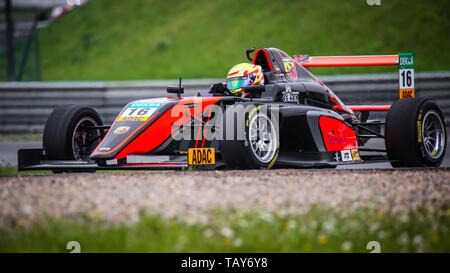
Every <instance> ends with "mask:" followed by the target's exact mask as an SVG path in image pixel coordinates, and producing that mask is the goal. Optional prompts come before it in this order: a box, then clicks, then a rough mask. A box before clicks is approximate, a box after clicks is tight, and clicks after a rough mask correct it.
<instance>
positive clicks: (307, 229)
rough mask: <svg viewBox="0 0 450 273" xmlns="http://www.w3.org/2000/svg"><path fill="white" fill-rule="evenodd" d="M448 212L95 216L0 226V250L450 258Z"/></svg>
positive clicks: (372, 211) (333, 211) (373, 210)
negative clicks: (374, 249)
mask: <svg viewBox="0 0 450 273" xmlns="http://www.w3.org/2000/svg"><path fill="white" fill-rule="evenodd" d="M449 227H450V211H449V210H448V209H446V208H442V209H440V210H427V209H419V210H417V211H415V212H409V213H392V212H382V211H379V210H376V209H369V208H366V209H357V210H354V211H352V212H349V210H337V209H319V208H317V207H313V208H311V209H310V210H308V211H306V212H305V213H303V214H301V215H289V214H282V213H279V212H267V211H258V210H255V211H252V212H246V213H243V212H242V211H239V210H233V211H216V212H212V213H211V217H210V220H209V221H207V222H204V223H200V222H194V221H192V219H191V218H189V217H187V216H186V217H177V218H162V217H160V216H152V215H145V214H141V216H140V219H139V221H137V222H136V223H134V224H119V225H111V224H109V223H106V222H104V221H102V220H100V219H99V218H98V215H96V216H95V217H94V216H90V217H88V216H84V217H82V219H78V220H73V219H71V220H70V219H56V218H47V219H45V220H39V221H37V222H34V223H33V224H30V225H24V223H22V222H21V221H20V220H17V221H15V222H14V223H12V224H11V225H9V226H7V227H0V252H68V251H69V250H67V249H66V245H67V243H68V242H69V241H78V242H79V243H80V245H81V252H370V251H371V249H367V244H368V243H369V242H371V241H376V242H378V243H379V244H380V251H381V252H449V251H450V236H449Z"/></svg>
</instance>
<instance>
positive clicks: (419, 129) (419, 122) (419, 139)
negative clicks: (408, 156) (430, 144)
mask: <svg viewBox="0 0 450 273" xmlns="http://www.w3.org/2000/svg"><path fill="white" fill-rule="evenodd" d="M417 142H419V143H420V142H422V110H420V112H419V118H418V119H417Z"/></svg>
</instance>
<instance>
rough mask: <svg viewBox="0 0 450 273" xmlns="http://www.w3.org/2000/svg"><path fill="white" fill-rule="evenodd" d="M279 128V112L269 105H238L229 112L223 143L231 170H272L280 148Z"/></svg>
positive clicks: (223, 155)
mask: <svg viewBox="0 0 450 273" xmlns="http://www.w3.org/2000/svg"><path fill="white" fill-rule="evenodd" d="M240 107H242V109H240ZM243 108H245V110H244V109H243ZM230 121H233V122H231V123H230ZM278 126H279V122H278V113H277V112H276V111H273V110H271V109H270V107H268V106H264V105H251V104H247V105H245V104H238V105H235V106H234V107H231V108H230V109H227V111H225V114H224V119H223V125H222V128H223V140H222V141H221V142H220V152H221V155H222V158H223V160H224V162H225V165H226V167H227V169H241V170H247V169H270V168H272V167H273V166H274V164H275V162H276V160H277V158H278V153H279V149H280V136H279V130H278V128H279V127H278Z"/></svg>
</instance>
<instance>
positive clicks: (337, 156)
mask: <svg viewBox="0 0 450 273" xmlns="http://www.w3.org/2000/svg"><path fill="white" fill-rule="evenodd" d="M334 160H336V161H339V160H340V157H339V152H334Z"/></svg>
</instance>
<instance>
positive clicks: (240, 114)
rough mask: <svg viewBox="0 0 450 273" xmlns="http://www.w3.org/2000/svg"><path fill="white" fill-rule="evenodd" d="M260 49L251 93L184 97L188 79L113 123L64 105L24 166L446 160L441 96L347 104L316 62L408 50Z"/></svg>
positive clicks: (429, 163)
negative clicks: (381, 115)
mask: <svg viewBox="0 0 450 273" xmlns="http://www.w3.org/2000/svg"><path fill="white" fill-rule="evenodd" d="M253 52H254V49H250V50H247V57H248V58H249V59H250V60H251V61H252V63H253V64H257V65H260V66H261V67H262V69H263V73H264V79H265V84H264V85H260V86H251V87H246V88H245V96H242V97H236V96H234V95H232V94H230V93H229V91H228V90H227V88H226V85H224V84H222V83H218V84H214V85H213V86H212V87H211V88H210V90H209V92H207V93H206V94H203V95H201V94H199V95H198V96H194V97H182V94H183V90H184V89H183V87H182V86H181V80H180V85H178V86H169V87H168V89H167V91H168V92H169V93H176V96H175V95H173V97H166V98H157V99H155V98H151V99H144V100H138V101H133V102H130V103H128V104H127V105H126V106H125V107H124V108H123V110H122V111H121V112H120V113H119V114H118V115H117V117H116V119H115V121H114V123H113V124H112V125H104V124H103V122H102V120H101V118H100V116H99V115H98V114H97V112H96V111H95V110H94V109H92V108H90V107H86V106H80V105H61V106H59V107H57V108H56V109H55V110H54V111H53V112H52V113H51V115H50V116H49V118H48V120H47V122H46V125H45V130H44V134H43V148H41V149H22V150H19V164H18V165H19V170H53V171H54V172H62V171H73V172H76V171H95V170H105V169H106V170H108V169H119V170H122V169H182V168H186V167H188V166H193V167H194V168H199V169H218V168H226V169H270V168H273V167H313V168H318V167H335V166H337V165H339V164H358V163H368V162H379V161H389V162H390V163H391V165H392V166H394V167H416V166H424V167H437V166H439V165H440V164H441V162H442V160H443V157H444V155H445V151H446V143H447V130H446V125H445V121H444V118H443V115H442V113H441V111H440V109H439V107H438V106H437V105H436V104H435V103H434V102H432V101H431V100H429V99H423V98H421V99H418V98H403V99H399V100H397V101H395V102H394V103H393V104H392V105H376V106H367V105H359V106H347V105H345V104H344V103H343V102H342V101H341V100H340V99H339V98H338V97H337V96H336V95H335V94H334V93H333V91H332V90H330V89H329V88H328V87H327V86H326V85H325V84H323V83H322V82H321V81H320V80H318V79H317V78H316V77H315V76H314V75H313V74H312V73H310V72H309V70H308V67H311V66H346V65H350V66H352V65H399V66H405V68H408V67H407V66H408V65H411V62H412V63H413V60H412V59H409V60H408V57H409V58H413V57H412V55H411V56H406V58H405V59H404V60H403V59H402V55H386V56H380V55H378V56H344V57H339V56H338V57H309V56H306V55H298V56H295V57H294V58H292V57H290V56H289V55H287V54H286V53H285V52H283V51H282V50H280V49H276V48H261V49H258V50H256V52H254V57H253V58H252V57H251V56H250V55H251V53H253ZM402 73H403V74H402ZM411 73H412V76H411ZM402 75H403V76H405V77H404V79H403V85H404V86H402V83H401V82H400V88H401V89H402V87H403V88H404V90H403V96H410V97H413V96H414V89H413V88H414V85H413V84H414V81H413V78H411V77H413V69H412V72H411V69H405V70H404V71H402V72H401V73H400V77H402ZM411 81H412V82H411ZM405 86H406V89H405ZM408 87H412V88H408ZM401 97H402V95H401ZM372 111H387V115H386V119H385V120H370V119H368V117H369V113H370V112H372ZM372 138H380V139H384V142H385V148H382V149H380V148H379V147H378V148H374V147H370V145H369V143H370V142H368V140H369V139H372Z"/></svg>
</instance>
